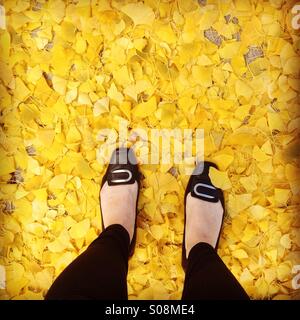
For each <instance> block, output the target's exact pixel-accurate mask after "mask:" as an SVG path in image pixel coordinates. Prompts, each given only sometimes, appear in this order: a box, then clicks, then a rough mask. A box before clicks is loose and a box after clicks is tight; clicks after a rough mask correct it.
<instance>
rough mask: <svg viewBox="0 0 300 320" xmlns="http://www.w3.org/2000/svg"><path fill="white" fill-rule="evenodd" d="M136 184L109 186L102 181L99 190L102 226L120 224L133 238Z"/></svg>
mask: <svg viewBox="0 0 300 320" xmlns="http://www.w3.org/2000/svg"><path fill="white" fill-rule="evenodd" d="M137 195H138V184H137V182H136V181H135V182H134V183H133V184H125V185H117V186H109V185H108V183H107V182H105V183H104V185H103V187H102V189H101V191H100V201H101V211H102V217H103V223H104V227H105V228H106V227H108V226H110V225H112V224H120V225H122V226H123V227H124V228H125V229H126V230H127V231H128V233H129V237H130V242H131V240H132V238H133V233H134V228H135V217H136V201H137Z"/></svg>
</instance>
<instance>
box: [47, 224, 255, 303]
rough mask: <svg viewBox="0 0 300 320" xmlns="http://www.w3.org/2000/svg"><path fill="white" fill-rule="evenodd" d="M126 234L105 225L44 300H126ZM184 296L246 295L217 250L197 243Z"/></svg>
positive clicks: (54, 284)
mask: <svg viewBox="0 0 300 320" xmlns="http://www.w3.org/2000/svg"><path fill="white" fill-rule="evenodd" d="M128 249H129V234H128V232H127V231H126V229H125V228H124V227H122V226H121V225H119V224H115V225H111V226H109V227H107V228H106V229H105V230H104V231H103V232H102V233H101V234H100V235H99V237H98V238H97V239H96V240H94V241H93V242H92V243H91V245H90V246H89V247H88V248H87V250H86V251H85V252H83V253H82V254H81V255H80V256H79V257H78V258H76V259H75V260H74V261H73V262H72V263H71V264H70V265H69V266H68V267H67V268H66V269H65V270H64V271H63V272H62V273H61V274H60V275H59V276H58V278H57V279H56V280H55V281H54V283H53V285H52V286H51V288H50V289H49V291H48V293H47V295H46V299H47V300H62V299H102V300H109V299H113V300H120V299H122V300H125V299H127V298H128V296H127V281H126V278H127V271H128V254H129V250H128ZM182 299H184V300H200V299H214V300H215V299H227V300H228V299H230V300H247V299H249V297H248V295H247V294H246V292H245V291H244V289H243V288H242V287H241V285H240V284H239V283H238V281H237V280H236V279H235V277H234V276H233V275H232V273H231V272H230V271H229V270H228V269H227V267H226V266H225V264H224V263H223V261H222V260H221V259H220V257H219V256H218V255H217V253H216V251H215V250H214V249H213V247H212V246H210V245H209V244H207V243H198V244H197V245H195V246H194V247H193V248H192V249H191V251H190V254H189V258H188V265H187V270H186V277H185V283H184V289H183V294H182Z"/></svg>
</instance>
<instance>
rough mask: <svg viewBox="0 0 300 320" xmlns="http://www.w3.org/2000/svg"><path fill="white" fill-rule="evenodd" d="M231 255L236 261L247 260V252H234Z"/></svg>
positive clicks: (238, 250) (239, 250)
mask: <svg viewBox="0 0 300 320" xmlns="http://www.w3.org/2000/svg"><path fill="white" fill-rule="evenodd" d="M232 255H233V257H235V258H237V259H247V258H248V254H247V252H246V251H245V250H243V249H237V250H234V251H233V252H232Z"/></svg>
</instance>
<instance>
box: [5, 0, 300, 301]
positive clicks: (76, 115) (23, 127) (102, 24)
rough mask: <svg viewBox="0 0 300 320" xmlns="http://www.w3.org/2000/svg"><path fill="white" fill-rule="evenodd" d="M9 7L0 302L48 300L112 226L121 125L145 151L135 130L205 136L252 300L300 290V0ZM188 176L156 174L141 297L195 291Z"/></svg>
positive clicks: (141, 228) (234, 253) (232, 253)
mask: <svg viewBox="0 0 300 320" xmlns="http://www.w3.org/2000/svg"><path fill="white" fill-rule="evenodd" d="M0 3H1V4H2V6H4V7H5V10H6V19H5V20H6V29H5V25H3V23H2V22H3V16H2V17H1V19H2V20H1V21H2V22H1V29H0V47H1V49H0V52H1V54H0V55H1V57H0V97H1V100H0V101H1V115H0V121H1V127H0V144H1V157H0V179H1V213H0V228H1V229H0V254H1V257H0V280H1V281H0V283H1V285H2V287H4V283H3V281H4V278H5V275H6V286H5V287H6V289H0V298H1V299H42V298H43V296H44V295H45V293H46V292H47V289H48V288H49V287H50V285H51V283H52V282H53V280H54V278H55V277H56V276H57V275H58V274H59V273H60V272H61V271H62V270H63V269H64V268H65V267H66V266H67V265H68V264H69V263H70V262H71V261H72V260H73V259H74V258H76V257H77V256H78V254H80V253H81V252H82V251H84V250H85V249H86V247H87V246H88V245H89V243H91V241H92V240H93V239H95V238H96V237H97V235H98V234H99V232H100V231H101V224H100V221H101V218H100V209H99V199H98V196H99V184H100V182H101V177H102V175H103V173H104V170H105V168H106V167H105V164H104V162H105V159H106V158H107V156H108V154H107V153H108V152H107V150H106V149H105V148H102V149H101V148H100V147H101V146H103V144H104V143H109V141H106V142H103V141H100V140H99V139H97V134H98V132H99V130H100V129H104V128H114V129H115V132H116V133H117V130H118V123H119V121H120V120H123V121H126V124H127V125H128V127H129V128H131V129H132V130H131V133H132V134H131V136H130V138H129V143H133V142H135V145H136V146H138V152H137V154H138V155H139V156H141V155H142V154H145V153H146V152H147V151H148V148H149V143H147V142H146V141H144V140H143V139H142V138H137V134H136V133H134V128H158V129H159V128H181V129H184V128H191V129H193V130H195V129H196V128H203V129H204V130H205V139H204V145H205V149H204V155H205V159H208V160H212V161H214V162H216V163H217V164H218V165H219V170H215V171H213V172H211V177H212V179H213V181H214V183H215V184H217V185H218V186H220V187H222V188H223V189H224V190H225V196H226V206H227V217H226V221H225V224H224V229H223V234H222V239H221V242H220V247H219V254H220V256H221V257H222V259H223V261H224V262H225V263H226V264H227V266H228V267H229V268H230V269H231V270H232V272H233V273H234V274H235V276H236V277H237V278H238V280H239V281H240V283H241V284H242V285H243V287H244V288H245V289H246V291H247V292H248V294H249V295H250V296H251V297H252V298H254V299H262V298H271V299H273V298H274V299H291V298H295V297H297V292H296V291H295V290H294V289H293V286H292V283H293V282H292V279H293V277H294V276H295V273H294V274H293V268H294V266H295V265H299V264H300V232H299V227H300V222H299V216H298V218H297V212H299V193H300V188H299V176H300V174H299V171H300V170H299V162H297V159H298V160H299V149H300V148H299V121H300V118H299V116H300V112H299V110H300V109H299V102H298V100H297V99H299V91H300V83H299V67H300V58H299V50H300V39H299V32H300V31H299V30H298V31H297V30H293V28H292V26H291V21H292V18H293V16H292V14H291V8H292V7H293V5H294V3H295V2H294V1H284V0H270V1H260V0H252V1H250V0H236V1H229V0H223V1H221V0H219V1H217V0H207V1H205V0H204V1H200V0H199V1H196V0H177V1H175V0H174V1H172V0H169V1H168V0H164V1H163V0H161V1H159V0H145V1H134V0H133V1H127V0H124V1H121V0H120V1H119V0H118V1H117V0H115V1H113V0H112V1H109V0H98V1H97V0H73V1H71V0H70V1H62V0H49V1H45V0H36V1H26V0H7V1H6V0H4V1H0ZM1 12H2V11H1ZM3 28H4V29H3ZM108 140H109V139H108ZM135 140H137V141H135ZM97 150H98V151H97ZM105 150H106V151H105ZM192 162H193V159H187V160H186V165H187V166H188V165H191V163H192ZM184 167H185V166H184V165H175V164H174V163H170V164H169V165H168V164H167V165H165V164H164V165H145V164H144V165H141V170H142V172H143V175H144V180H143V188H142V191H141V197H140V201H139V218H138V239H137V247H136V251H135V255H134V256H133V258H132V259H131V260H130V266H129V274H128V292H129V298H130V299H153V298H154V299H179V298H180V297H181V292H182V286H183V281H184V273H183V271H182V269H181V242H182V234H183V205H182V204H183V194H184V189H185V186H186V183H187V180H188V178H189V177H188V176H187V175H186V174H185V173H184ZM294 271H295V269H294ZM298 297H299V295H298Z"/></svg>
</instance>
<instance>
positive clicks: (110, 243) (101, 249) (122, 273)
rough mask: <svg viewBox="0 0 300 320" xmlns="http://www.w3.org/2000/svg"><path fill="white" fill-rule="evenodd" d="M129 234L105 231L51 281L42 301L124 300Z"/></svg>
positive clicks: (112, 229) (119, 228)
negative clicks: (44, 299)
mask: <svg viewBox="0 0 300 320" xmlns="http://www.w3.org/2000/svg"><path fill="white" fill-rule="evenodd" d="M129 242H130V239H129V234H128V232H127V231H126V229H125V228H123V227H122V226H121V225H119V224H115V225H111V226H109V227H107V228H106V229H105V230H104V231H103V232H102V233H101V234H100V235H99V237H98V238H97V239H96V240H95V241H93V242H92V243H91V245H90V246H89V247H88V248H87V250H86V251H85V252H83V253H82V254H81V255H80V256H79V257H78V258H76V259H75V260H74V261H73V262H72V263H71V264H70V265H69V266H68V267H67V268H66V269H65V270H64V271H63V272H62V273H61V274H60V275H59V276H58V278H57V279H56V280H55V281H54V283H53V285H52V286H51V288H50V289H49V291H48V293H47V295H46V300H60V299H127V298H128V296H127V281H126V278H127V271H128V254H129Z"/></svg>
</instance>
